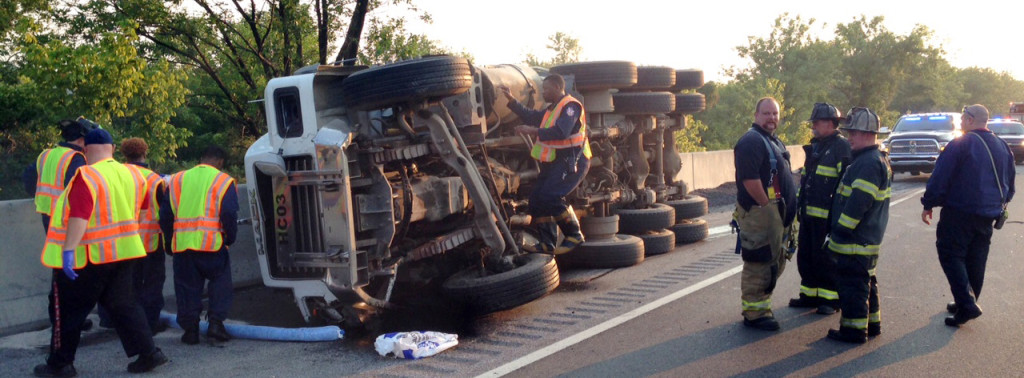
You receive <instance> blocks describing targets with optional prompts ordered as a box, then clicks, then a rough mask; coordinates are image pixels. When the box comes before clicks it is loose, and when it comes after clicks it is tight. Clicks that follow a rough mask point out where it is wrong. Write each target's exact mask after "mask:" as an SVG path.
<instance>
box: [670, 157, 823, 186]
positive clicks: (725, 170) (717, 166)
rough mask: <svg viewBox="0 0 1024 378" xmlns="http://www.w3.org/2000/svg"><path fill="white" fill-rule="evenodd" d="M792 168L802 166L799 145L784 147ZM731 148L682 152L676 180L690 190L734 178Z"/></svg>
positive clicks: (719, 184)
mask: <svg viewBox="0 0 1024 378" xmlns="http://www.w3.org/2000/svg"><path fill="white" fill-rule="evenodd" d="M786 149H787V150H789V154H790V158H789V160H790V163H791V166H792V168H793V169H798V168H800V167H803V166H804V150H803V148H801V147H800V146H789V147H786ZM732 157H733V152H732V150H725V151H706V152H690V153H685V154H682V162H683V169H681V170H680V171H679V174H678V175H676V180H683V181H684V182H686V183H687V184H688V185H689V188H690V190H696V189H712V188H717V187H719V186H721V185H722V184H725V183H727V182H733V181H735V180H736V167H735V166H734V165H733V158H732Z"/></svg>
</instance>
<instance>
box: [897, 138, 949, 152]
mask: <svg viewBox="0 0 1024 378" xmlns="http://www.w3.org/2000/svg"><path fill="white" fill-rule="evenodd" d="M889 151H890V154H893V155H895V154H906V155H934V154H938V153H939V143H938V142H936V141H934V140H931V139H903V140H894V141H893V142H892V144H890V145H889Z"/></svg>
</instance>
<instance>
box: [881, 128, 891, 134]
mask: <svg viewBox="0 0 1024 378" xmlns="http://www.w3.org/2000/svg"><path fill="white" fill-rule="evenodd" d="M878 133H879V134H890V133H892V130H889V128H888V127H883V128H881V129H878Z"/></svg>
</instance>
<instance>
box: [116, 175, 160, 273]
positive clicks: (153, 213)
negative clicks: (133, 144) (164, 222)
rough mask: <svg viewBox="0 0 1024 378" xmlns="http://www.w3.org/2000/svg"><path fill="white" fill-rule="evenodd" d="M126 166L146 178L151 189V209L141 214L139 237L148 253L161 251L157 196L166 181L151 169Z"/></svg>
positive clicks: (148, 193) (147, 185)
mask: <svg viewBox="0 0 1024 378" xmlns="http://www.w3.org/2000/svg"><path fill="white" fill-rule="evenodd" d="M125 166H126V167H129V168H131V169H135V170H138V171H139V173H140V174H142V177H145V178H146V187H147V188H149V192H147V193H146V195H147V196H149V208H148V209H146V210H142V213H140V214H139V235H140V236H142V244H143V245H145V246H146V252H147V253H153V252H156V250H158V249H160V242H161V241H162V240H163V238H162V237H161V236H163V234H162V233H161V230H160V205H158V204H157V198H156V196H157V193H159V192H160V189H161V188H162V187H163V185H164V180H163V179H162V178H160V175H158V174H156V173H155V172H153V171H152V170H150V169H149V168H146V167H142V166H138V165H134V164H125Z"/></svg>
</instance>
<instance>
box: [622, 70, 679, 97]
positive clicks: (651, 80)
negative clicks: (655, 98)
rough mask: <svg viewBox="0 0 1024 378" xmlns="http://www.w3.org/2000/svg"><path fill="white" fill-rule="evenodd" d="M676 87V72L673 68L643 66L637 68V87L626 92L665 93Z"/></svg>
mask: <svg viewBox="0 0 1024 378" xmlns="http://www.w3.org/2000/svg"><path fill="white" fill-rule="evenodd" d="M674 85H676V70H675V69H673V68H672V67H663V66H642V67H637V68H636V85H634V86H632V87H630V88H628V89H626V90H630V91H633V90H643V91H665V92H668V91H670V90H671V89H672V86H674Z"/></svg>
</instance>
